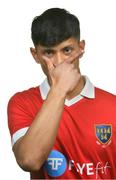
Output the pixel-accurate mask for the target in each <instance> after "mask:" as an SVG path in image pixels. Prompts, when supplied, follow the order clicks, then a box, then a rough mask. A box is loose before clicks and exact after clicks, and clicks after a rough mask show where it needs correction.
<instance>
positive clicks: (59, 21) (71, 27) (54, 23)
mask: <svg viewBox="0 0 116 180" xmlns="http://www.w3.org/2000/svg"><path fill="white" fill-rule="evenodd" d="M31 37H32V41H33V43H34V45H35V46H36V45H39V44H40V45H43V46H54V45H57V44H59V43H61V42H63V41H64V40H67V39H68V38H70V37H74V38H77V40H80V27H79V20H78V19H77V17H76V16H74V15H73V14H70V13H69V12H68V11H66V10H65V9H60V8H51V9H48V10H46V11H45V12H43V14H41V15H40V16H36V17H35V18H34V20H33V22H32V27H31Z"/></svg>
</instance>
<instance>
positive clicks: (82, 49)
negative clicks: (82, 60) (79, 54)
mask: <svg viewBox="0 0 116 180" xmlns="http://www.w3.org/2000/svg"><path fill="white" fill-rule="evenodd" d="M79 47H80V50H81V51H84V49H85V40H81V41H80V43H79Z"/></svg>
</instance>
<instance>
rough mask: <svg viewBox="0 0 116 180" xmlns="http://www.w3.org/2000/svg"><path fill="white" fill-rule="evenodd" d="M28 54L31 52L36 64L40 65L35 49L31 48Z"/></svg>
mask: <svg viewBox="0 0 116 180" xmlns="http://www.w3.org/2000/svg"><path fill="white" fill-rule="evenodd" d="M30 52H31V54H32V56H33V58H34V59H35V61H36V63H40V62H39V58H38V55H37V51H36V49H35V48H32V47H31V48H30Z"/></svg>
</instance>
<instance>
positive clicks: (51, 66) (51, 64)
mask: <svg viewBox="0 0 116 180" xmlns="http://www.w3.org/2000/svg"><path fill="white" fill-rule="evenodd" d="M43 60H44V61H45V62H46V65H47V67H48V70H49V72H51V71H53V69H54V68H55V66H54V64H53V63H52V61H51V60H50V59H49V58H47V57H43Z"/></svg>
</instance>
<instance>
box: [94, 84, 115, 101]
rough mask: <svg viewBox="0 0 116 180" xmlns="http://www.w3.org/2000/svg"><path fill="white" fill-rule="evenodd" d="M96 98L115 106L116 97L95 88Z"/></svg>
mask: <svg viewBox="0 0 116 180" xmlns="http://www.w3.org/2000/svg"><path fill="white" fill-rule="evenodd" d="M95 93H96V98H98V99H101V100H102V101H106V102H111V103H115V104H116V95H114V94H112V93H110V92H108V91H105V90H103V89H100V88H98V87H95Z"/></svg>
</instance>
